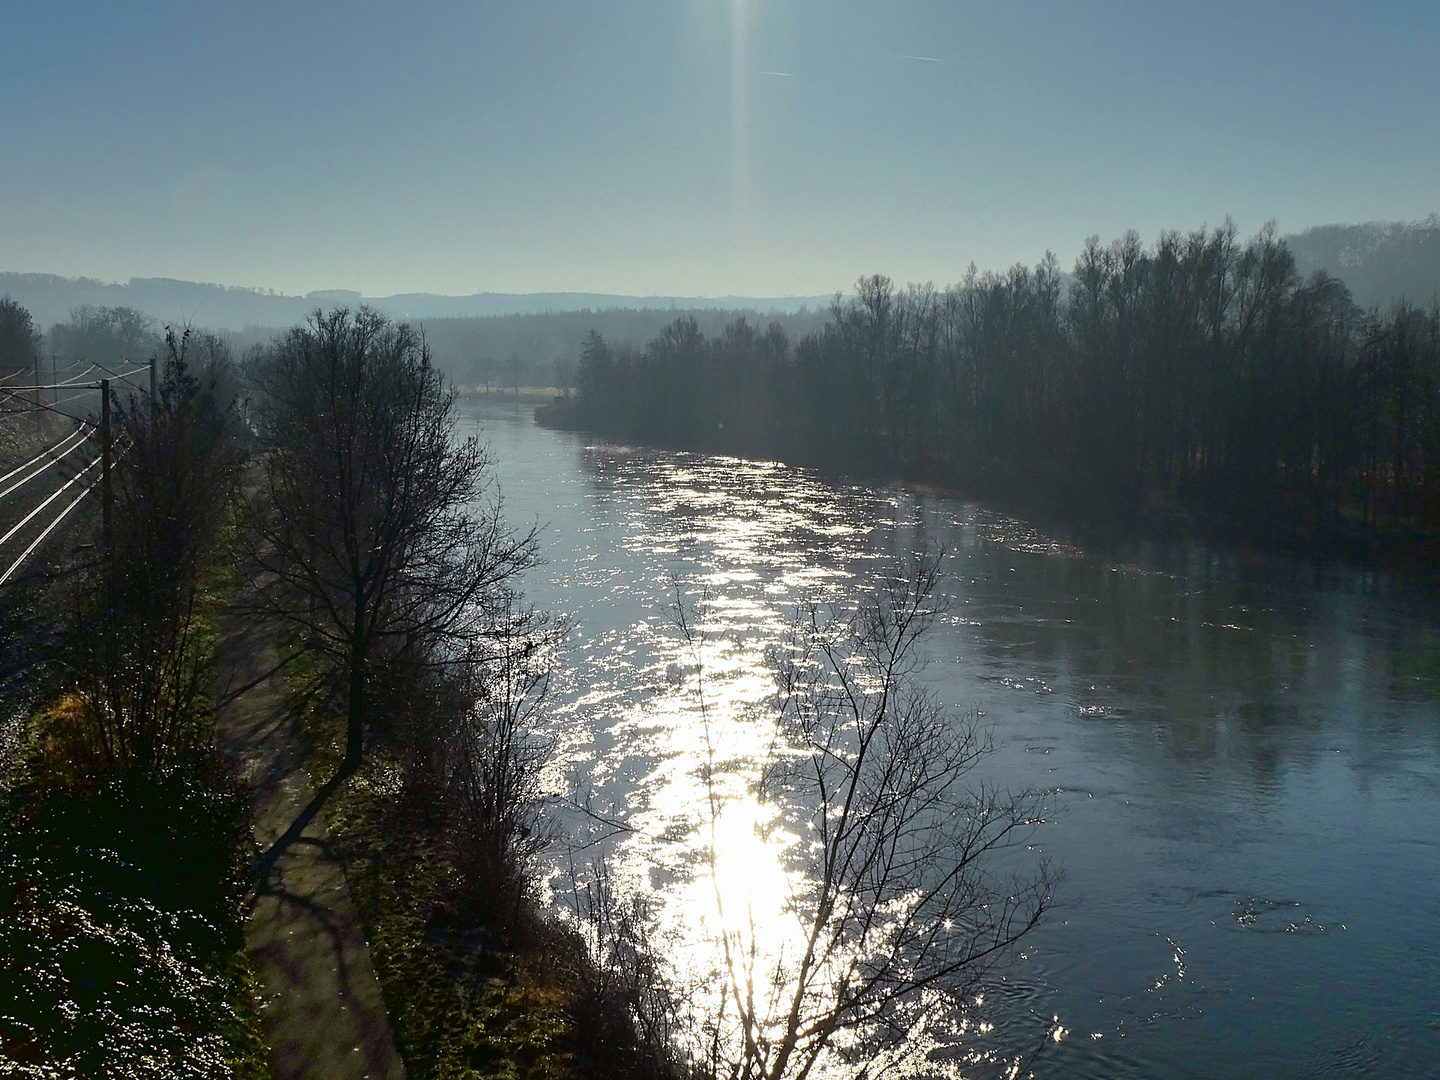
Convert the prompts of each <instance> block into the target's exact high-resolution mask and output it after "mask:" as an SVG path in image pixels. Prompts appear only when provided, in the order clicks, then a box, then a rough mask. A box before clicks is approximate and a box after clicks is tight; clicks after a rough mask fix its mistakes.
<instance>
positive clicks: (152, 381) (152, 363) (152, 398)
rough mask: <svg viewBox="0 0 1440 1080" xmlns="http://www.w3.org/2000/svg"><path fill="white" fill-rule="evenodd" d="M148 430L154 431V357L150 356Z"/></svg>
mask: <svg viewBox="0 0 1440 1080" xmlns="http://www.w3.org/2000/svg"><path fill="white" fill-rule="evenodd" d="M150 430H151V432H152V433H153V432H154V430H155V355H154V354H153V353H152V354H151V355H150Z"/></svg>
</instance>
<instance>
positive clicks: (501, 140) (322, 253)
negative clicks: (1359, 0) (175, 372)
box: [0, 0, 1440, 297]
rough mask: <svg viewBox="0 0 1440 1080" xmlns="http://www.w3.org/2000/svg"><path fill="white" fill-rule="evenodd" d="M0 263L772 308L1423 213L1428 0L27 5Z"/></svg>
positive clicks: (1429, 150)
mask: <svg viewBox="0 0 1440 1080" xmlns="http://www.w3.org/2000/svg"><path fill="white" fill-rule="evenodd" d="M8 23H9V25H8V27H7V30H8V32H7V34H6V35H5V37H4V40H3V41H0V95H3V97H4V100H5V101H6V102H7V104H8V105H9V108H7V109H6V110H5V112H4V114H3V116H0V138H3V139H4V141H5V144H6V145H7V147H8V148H9V149H10V152H9V153H7V155H6V157H5V160H4V161H3V162H0V236H3V237H5V240H4V244H3V249H0V262H3V264H4V265H5V268H7V269H11V268H13V269H14V270H17V271H26V272H38V273H55V274H59V275H62V276H67V277H75V276H83V277H94V278H98V279H101V280H120V281H124V280H127V279H129V278H130V277H166V278H174V279H180V280H194V281H212V282H222V283H227V284H238V285H246V286H251V287H261V288H271V289H275V290H277V291H279V292H283V293H286V294H290V295H304V294H306V293H309V292H312V291H315V290H331V289H351V290H355V291H357V292H360V293H362V294H364V295H368V296H384V295H393V294H396V293H414V292H429V293H439V294H444V295H459V296H463V295H470V294H474V293H478V292H503V293H536V292H596V293H608V294H619V295H627V296H628V295H636V296H652V295H653V296H672V295H674V296H711V297H721V296H729V295H733V296H757V297H765V296H797V295H826V294H831V293H833V292H835V291H836V290H844V289H848V288H849V286H850V285H851V284H852V283H853V281H854V280H855V278H856V276H857V275H859V274H861V273H868V272H873V271H875V270H880V271H883V272H885V273H887V274H890V275H891V276H893V277H894V278H895V279H896V280H899V281H924V280H933V281H935V282H937V283H943V282H947V281H953V280H955V279H956V278H958V277H959V276H960V275H961V274H963V272H964V268H965V267H966V265H968V264H969V263H970V262H971V261H974V262H975V263H976V264H977V265H979V266H980V267H982V268H992V269H1002V268H1004V267H1007V266H1009V265H1011V264H1013V263H1015V262H1017V261H1018V262H1027V263H1033V262H1034V261H1036V260H1037V259H1039V258H1040V257H1041V256H1042V255H1043V253H1044V252H1045V251H1046V250H1047V249H1048V250H1053V251H1055V253H1056V255H1057V256H1058V257H1059V260H1060V263H1061V265H1062V266H1063V267H1066V268H1068V267H1069V265H1070V263H1071V262H1072V260H1073V259H1074V257H1075V255H1076V253H1077V252H1078V251H1079V249H1080V247H1081V245H1082V244H1083V242H1084V239H1085V237H1086V236H1089V235H1091V234H1098V235H1100V236H1102V237H1105V238H1107V239H1108V238H1110V237H1113V236H1117V235H1119V234H1121V233H1123V232H1124V231H1125V230H1127V229H1132V228H1133V229H1136V230H1138V231H1139V233H1140V234H1141V235H1142V237H1144V238H1146V239H1147V240H1150V239H1153V238H1154V236H1155V235H1157V234H1158V233H1159V232H1160V231H1161V230H1163V229H1172V228H1173V229H1192V228H1196V227H1198V226H1200V225H1202V224H1205V223H1208V224H1210V225H1215V224H1218V223H1220V222H1221V221H1222V220H1223V219H1224V218H1225V217H1226V216H1230V217H1232V218H1233V219H1234V221H1235V223H1236V224H1237V226H1238V227H1239V229H1240V231H1241V233H1242V234H1246V235H1248V234H1251V233H1253V232H1254V231H1255V230H1257V229H1258V228H1259V227H1260V226H1261V225H1262V224H1263V223H1264V222H1266V221H1268V220H1272V219H1273V220H1275V221H1276V222H1277V223H1278V225H1279V228H1280V231H1281V232H1282V233H1289V232H1298V231H1300V230H1302V229H1304V228H1306V227H1308V226H1311V225H1317V224H1323V223H1328V222H1358V221H1369V220H1385V221H1394V220H1416V219H1421V218H1424V217H1425V216H1426V215H1428V214H1430V213H1432V212H1434V211H1435V210H1436V209H1437V206H1436V203H1435V195H1434V187H1433V180H1432V178H1433V176H1434V175H1436V173H1437V166H1440V147H1437V146H1436V145H1435V141H1434V140H1430V139H1424V138H1421V137H1418V136H1417V132H1421V131H1423V130H1425V129H1426V126H1427V125H1428V124H1429V123H1430V122H1431V121H1432V119H1433V116H1434V115H1435V113H1436V106H1437V105H1440V87H1437V84H1436V81H1435V80H1434V79H1433V78H1429V77H1428V76H1427V75H1426V74H1425V73H1426V72H1427V71H1428V70H1429V66H1428V64H1429V61H1428V52H1429V49H1430V47H1431V43H1432V42H1433V41H1434V40H1435V32H1436V30H1437V29H1440V12H1437V11H1436V10H1435V9H1433V8H1428V7H1410V8H1402V7H1400V6H1390V7H1386V8H1382V9H1375V8H1367V9H1365V10H1364V11H1363V12H1362V11H1355V12H1346V11H1330V12H1328V13H1327V14H1326V16H1325V17H1324V18H1317V17H1314V11H1313V9H1312V8H1310V7H1309V6H1306V5H1299V4H1289V3H1268V4H1262V5H1253V4H1249V5H1244V6H1240V5H1237V4H1225V5H1207V6H1206V7H1205V8H1204V9H1201V10H1195V9H1191V8H1189V7H1181V6H1179V5H1152V4H1144V5H1142V4H1129V3H1127V4H1106V5H1095V6H1090V7H1087V8H1085V9H1083V10H1076V9H1069V8H1051V9H1026V10H1018V9H1015V8H1013V7H1011V6H1008V5H1006V6H999V5H980V4H953V3H945V4H941V3H938V2H923V3H912V4H904V5H892V6H886V7H885V8H883V9H877V8H873V7H869V6H862V5H835V4H824V5H822V4H818V3H814V2H798V0H797V2H792V3H786V4H780V3H778V2H760V0H693V2H688V3H682V4H661V3H651V2H643V0H626V2H624V3H620V4H616V5H608V6H606V7H605V8H604V9H603V10H601V9H596V8H593V7H590V6H587V5H581V4H573V3H551V4H535V5H526V6H525V7H523V8H520V9H515V10H508V9H505V10H501V9H497V8H495V7H492V6H489V5H460V4H452V3H437V4H429V5H425V6H423V7H421V8H418V9H412V8H407V9H405V10H404V11H399V10H393V9H390V8H387V7H385V6H383V5H354V4H350V5H345V6H344V7H341V6H340V5H338V4H334V3H319V4H314V5H307V6H305V7H304V8H303V9H300V8H295V7H294V6H293V5H281V4H272V3H255V4H247V5H242V6H234V7H231V8H229V9H226V10H221V11H216V10H213V9H207V10H199V9H194V8H191V7H190V6H188V5H181V4H174V3H159V2H142V3H137V4H131V5H126V6H124V7H123V8H119V7H116V8H112V7H109V6H103V5H94V4H83V3H82V4H68V5H67V4H51V5H44V6H29V7H26V8H24V9H20V10H17V11H15V12H13V13H11V15H10V18H9V20H8Z"/></svg>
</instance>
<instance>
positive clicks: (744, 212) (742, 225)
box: [730, 0, 750, 243]
mask: <svg viewBox="0 0 1440 1080" xmlns="http://www.w3.org/2000/svg"><path fill="white" fill-rule="evenodd" d="M748 3H749V0H730V168H731V181H730V183H731V200H732V210H731V212H732V213H733V214H734V236H735V240H736V242H737V243H743V242H744V240H745V238H746V235H747V233H748V231H749V211H750V205H749V204H750V67H749V53H750V50H749V40H748V38H749V12H748V11H747V10H746V8H747V6H748Z"/></svg>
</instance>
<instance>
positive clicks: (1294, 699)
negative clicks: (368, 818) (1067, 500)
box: [462, 400, 1440, 1078]
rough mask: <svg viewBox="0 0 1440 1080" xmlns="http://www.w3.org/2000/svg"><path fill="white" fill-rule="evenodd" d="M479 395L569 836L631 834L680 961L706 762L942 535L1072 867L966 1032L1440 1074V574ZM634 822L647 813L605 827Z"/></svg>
mask: <svg viewBox="0 0 1440 1080" xmlns="http://www.w3.org/2000/svg"><path fill="white" fill-rule="evenodd" d="M462 415H463V416H464V418H465V421H466V424H467V425H468V424H471V423H478V424H480V426H481V431H482V437H483V438H484V439H485V440H486V441H487V442H488V443H489V445H490V447H491V450H492V453H493V455H494V458H495V461H496V465H497V471H498V475H499V476H500V478H501V482H502V485H503V492H504V498H505V505H506V514H507V517H508V518H509V520H510V521H511V522H512V524H516V525H519V524H527V523H530V522H534V521H538V522H539V523H540V524H541V526H542V527H543V531H542V533H541V550H542V553H543V557H544V559H545V565H544V566H543V567H542V568H540V569H539V570H537V571H535V572H533V573H532V574H531V575H530V576H529V578H528V580H527V582H526V586H525V588H526V592H527V594H528V596H529V597H530V599H531V600H533V601H534V602H536V603H537V604H538V605H540V606H543V607H546V608H548V609H550V610H552V611H554V612H557V613H563V614H565V615H566V616H568V617H569V619H570V620H571V632H570V635H569V644H568V647H567V651H566V655H565V660H564V663H563V665H562V672H561V674H560V677H559V678H558V680H557V685H556V688H555V692H554V696H553V698H552V700H551V706H550V708H549V710H548V713H547V719H546V722H545V731H544V734H545V736H546V738H547V739H548V740H549V742H550V744H551V747H552V750H553V754H554V765H553V768H552V773H551V776H550V782H551V784H552V786H553V787H554V788H555V790H557V791H560V792H564V793H566V794H568V795H569V796H571V798H572V799H576V798H578V799H580V800H581V801H583V802H585V805H587V806H588V809H589V812H590V816H586V815H584V814H581V813H579V812H577V811H575V810H565V809H563V808H562V809H561V810H559V811H558V814H559V817H558V820H559V821H560V830H561V832H562V834H563V835H562V837H561V840H562V842H561V843H559V844H557V845H556V846H555V847H554V848H553V849H552V851H553V853H554V858H555V859H556V863H557V867H559V866H561V865H562V864H565V865H568V864H572V863H573V864H576V865H583V864H585V863H586V862H587V860H589V859H590V858H591V857H593V855H594V854H595V853H596V852H597V851H600V850H602V849H603V850H607V851H608V853H609V856H610V858H611V862H612V868H613V869H612V872H613V874H614V878H615V881H616V883H617V888H618V889H620V890H621V891H623V892H629V893H634V894H639V895H644V896H646V897H648V899H649V902H650V911H651V913H652V915H653V916H654V919H655V935H656V939H655V940H656V941H657V943H658V944H659V947H660V949H661V952H662V954H663V955H664V956H666V957H667V958H668V959H670V960H671V961H672V962H673V963H674V964H675V965H676V966H677V969H680V970H682V971H683V970H686V969H688V970H690V971H691V972H692V973H701V974H700V975H699V976H698V977H700V978H702V979H703V972H704V971H705V970H706V963H707V961H706V958H705V955H704V953H705V950H706V949H707V948H709V949H712V950H713V945H707V938H706V928H707V927H708V926H710V925H711V924H712V923H713V920H714V912H713V895H714V894H713V891H712V890H710V889H709V888H708V887H701V884H700V883H699V879H700V878H701V877H703V876H704V869H703V860H702V859H701V858H700V852H702V851H703V843H702V839H701V838H702V836H705V835H708V834H707V833H706V831H705V822H706V821H707V820H708V817H707V814H708V812H707V809H706V806H707V804H706V801H705V798H704V795H703V789H702V788H701V787H700V785H699V781H698V780H697V776H698V775H699V770H700V769H701V768H702V766H704V764H705V763H706V761H707V760H710V761H714V760H724V761H728V762H733V763H735V764H734V767H733V770H732V772H733V779H734V780H735V782H736V784H738V785H739V787H737V788H736V790H737V791H739V790H740V789H741V788H743V781H744V779H745V778H746V775H747V773H746V769H747V762H748V763H751V764H753V763H754V762H758V760H759V759H760V758H761V757H762V756H763V754H764V753H765V752H766V748H767V746H768V744H769V743H768V740H769V733H770V731H771V730H772V729H771V728H770V727H769V726H768V725H767V724H766V723H765V719H764V717H765V712H764V700H765V697H766V695H767V693H768V692H769V691H770V689H771V685H772V684H771V682H770V676H769V674H768V669H767V668H766V665H765V658H764V651H765V646H766V645H767V644H770V643H773V642H776V641H779V640H781V638H782V637H783V635H784V634H785V632H786V626H787V622H788V620H789V618H790V617H791V615H792V613H793V611H794V609H795V606H796V604H798V603H800V602H802V601H804V600H805V599H807V598H809V597H820V598H834V597H836V596H838V595H840V594H841V593H843V592H844V591H845V590H846V589H849V588H853V587H856V586H861V587H863V586H864V584H865V583H866V582H867V581H869V580H871V578H872V576H873V575H874V574H875V573H876V572H877V571H878V570H879V569H880V568H882V567H884V566H885V565H887V563H888V561H890V560H893V559H894V558H895V557H896V555H897V554H901V553H903V552H904V551H906V550H910V549H913V548H914V547H916V546H918V545H919V544H922V543H924V544H927V545H929V546H930V547H931V548H937V547H939V548H943V549H945V550H946V551H948V552H949V553H950V554H949V557H948V560H947V566H946V577H945V580H944V585H943V589H944V591H945V593H946V594H947V597H948V600H949V607H948V613H947V615H946V616H945V617H944V618H943V619H942V621H941V622H940V623H939V624H938V625H937V626H936V627H935V628H934V629H933V631H932V633H931V634H930V636H929V639H928V642H927V648H928V650H929V654H930V656H931V657H932V661H931V663H930V664H929V665H928V667H927V668H926V669H925V671H924V672H923V678H924V679H925V680H926V682H927V683H928V684H929V685H930V686H931V687H933V688H934V690H935V691H936V692H937V693H938V694H939V695H940V697H941V698H942V699H943V700H944V701H945V702H946V703H947V704H948V705H950V706H951V707H953V708H954V709H955V710H956V711H957V712H959V711H964V710H967V709H971V708H977V709H979V710H980V712H981V713H982V715H983V722H984V723H985V724H987V725H990V726H991V728H992V730H993V733H994V736H995V738H996V741H997V746H998V749H997V750H996V752H995V753H994V754H993V755H992V756H991V757H990V758H989V759H988V760H987V761H986V762H985V763H984V764H983V765H982V766H981V769H982V772H983V774H984V776H983V779H985V780H987V781H989V782H992V783H996V784H1002V785H1007V786H1010V787H1012V788H1016V789H1019V788H1032V789H1036V790H1040V791H1044V792H1048V793H1049V795H1048V799H1047V803H1048V808H1049V812H1048V814H1047V821H1046V824H1044V825H1043V826H1041V827H1040V828H1039V830H1038V831H1037V832H1036V834H1035V836H1034V838H1033V843H1032V845H1031V849H1030V850H1029V851H1026V852H1023V853H1022V855H1023V857H1024V858H1029V859H1039V858H1041V857H1044V858H1048V859H1049V860H1051V862H1052V864H1053V865H1054V866H1057V867H1059V868H1060V869H1062V870H1063V873H1064V879H1063V881H1062V883H1061V885H1060V888H1059V890H1058V901H1059V903H1058V904H1057V906H1056V907H1055V908H1054V909H1053V911H1052V913H1051V914H1050V916H1049V917H1048V919H1047V921H1046V922H1045V923H1043V924H1042V926H1041V927H1040V928H1039V929H1038V930H1036V931H1035V932H1034V933H1033V934H1032V935H1031V936H1030V937H1028V938H1027V939H1026V940H1025V942H1024V944H1023V946H1022V948H1021V949H1020V950H1019V952H1018V954H1017V955H1015V956H1014V957H1013V959H1012V961H1011V962H1010V963H1009V964H1008V965H1006V966H1004V967H1002V968H1001V969H1000V970H999V971H998V972H997V973H996V975H995V976H994V977H993V980H992V982H993V986H992V989H991V992H990V995H989V997H988V999H987V1002H986V1005H985V1006H984V1010H983V1011H984V1013H985V1015H986V1017H987V1019H988V1020H989V1021H991V1022H993V1024H994V1028H993V1030H990V1031H988V1032H983V1033H981V1032H979V1031H977V1032H976V1034H975V1035H974V1041H975V1043H976V1044H977V1045H979V1047H980V1050H981V1051H983V1052H985V1053H986V1054H988V1057H989V1060H991V1061H992V1062H1002V1063H1003V1062H1004V1061H1008V1060H1013V1059H1014V1057H1015V1056H1017V1055H1021V1054H1028V1053H1029V1052H1030V1051H1033V1050H1035V1048H1036V1047H1043V1048H1042V1049H1040V1050H1039V1052H1038V1054H1037V1056H1035V1057H1034V1059H1033V1062H1032V1063H1031V1064H1030V1065H1029V1068H1030V1069H1033V1071H1034V1073H1035V1075H1037V1076H1041V1077H1046V1076H1051V1077H1261V1076H1264V1077H1270V1078H1275V1077H1292V1076H1293V1077H1325V1076H1336V1077H1338V1076H1361V1075H1375V1076H1387V1077H1397V1078H1398V1077H1435V1076H1440V851H1437V847H1440V604H1437V602H1436V600H1435V598H1434V597H1433V596H1431V595H1429V594H1426V593H1424V592H1423V591H1421V590H1419V589H1417V588H1412V587H1409V586H1406V585H1404V584H1397V583H1395V582H1392V581H1391V580H1390V579H1389V578H1388V577H1387V576H1385V575H1383V574H1377V573H1372V572H1364V571H1358V570H1352V569H1347V568H1336V567H1319V568H1317V567H1315V566H1312V565H1307V564H1298V563H1293V562H1289V561H1286V560H1279V559H1260V558H1256V557H1250V556H1246V555H1244V554H1242V553H1237V552H1234V551H1224V550H1213V549H1207V548H1205V547H1201V546H1196V545H1180V544H1176V545H1170V546H1156V545H1140V544H1135V545H1131V546H1118V547H1117V546H1113V545H1112V546H1103V545H1102V546H1098V547H1096V546H1089V545H1087V544H1085V543H1084V542H1078V543H1077V542H1075V541H1072V540H1070V539H1067V538H1064V537H1061V536H1057V535H1053V534H1049V533H1047V532H1046V531H1044V530H1042V529H1038V528H1036V527H1034V526H1032V525H1030V524H1027V523H1026V522H1024V521H1022V520H1017V519H1016V518H1013V517H1007V516H1005V515H1003V514H1000V513H997V512H995V511H993V510H989V509H986V508H984V507H981V506H978V505H976V504H973V503H969V502H966V501H964V500H961V499H954V498H941V497H934V496H929V495H923V494H915V493H911V492H908V491H905V490H903V489H899V488H893V489H892V488H875V487H865V486H847V485H844V484H837V483H833V482H831V481H828V480H827V479H825V478H823V477H821V476H819V475H817V474H815V473H812V472H809V471H806V470H802V469H794V468H790V467H788V466H783V465H777V464H773V463H755V462H746V461H741V460H737V459H733V458H722V457H710V456H705V455H697V454H683V453H672V452H664V451H657V450H645V449H633V448H623V447H613V446H607V445H604V444H602V443H598V442H597V441H595V440H593V439H590V438H587V437H585V436H581V435H578V434H574V433H564V432H555V431H550V430H547V429H544V428H540V427H538V426H537V425H535V423H534V422H533V419H532V417H531V411H530V409H529V408H528V407H519V408H517V407H515V406H507V405H497V404H490V403H485V402H481V401H476V400H470V401H466V402H463V403H462ZM677 585H678V588H679V590H680V592H681V594H682V595H684V596H688V597H690V599H691V602H692V603H694V602H697V601H698V600H700V599H702V598H703V604H704V615H703V621H702V627H703V630H704V640H703V641H701V642H698V643H692V642H687V641H686V640H685V639H684V637H683V636H682V635H681V634H680V633H679V631H678V629H677V627H676V625H675V620H674V617H673V614H672V612H671V607H672V605H673V601H674V596H675V590H676V588H677ZM697 687H703V695H704V701H705V703H706V705H705V711H704V712H703V713H702V712H701V709H700V704H699V700H700V695H699V694H697ZM577 792H578V793H580V794H579V795H577ZM737 798H738V797H737ZM737 805H738V802H737ZM597 819H598V820H597ZM611 819H614V820H618V821H621V822H623V823H624V825H625V827H626V830H627V831H624V832H619V833H614V835H610V838H609V840H608V841H605V840H604V838H605V836H606V835H607V834H611V833H612V832H613V830H611V829H610V828H609V827H608V826H606V825H604V824H602V823H601V822H602V821H604V820H611ZM737 820H739V818H737ZM717 835H718V836H719V837H720V838H721V839H720V844H721V845H722V846H724V845H726V844H728V845H730V848H731V849H732V850H729V851H728V854H725V855H724V857H722V859H721V863H722V867H723V868H725V869H724V871H723V877H724V879H725V881H726V883H727V887H737V886H738V887H743V888H745V889H746V890H748V892H747V896H750V897H752V898H753V897H754V896H757V895H758V896H764V895H766V894H767V892H775V891H778V890H779V889H780V888H781V887H782V886H781V884H777V880H776V879H775V875H776V874H777V873H778V871H777V870H776V868H775V864H774V860H773V859H768V860H767V855H766V853H765V852H764V851H756V850H752V849H751V846H753V845H754V844H756V843H757V841H755V839H754V834H753V831H752V830H750V829H748V828H745V827H738V828H736V827H730V828H728V829H727V828H726V827H724V826H723V825H722V827H721V829H720V831H719V833H718V834H717ZM591 841H594V843H593V844H591V843H590V842H591ZM602 841H604V842H603V843H602ZM564 880H565V878H564V875H563V874H562V875H559V876H557V878H556V881H557V882H563V881H564ZM558 888H559V889H561V890H562V891H563V889H564V888H565V886H564V885H563V884H561V885H559V886H558ZM762 921H763V919H762ZM711 962H712V963H713V958H712V961H711ZM1057 1030H1058V1034H1059V1039H1058V1041H1057V1040H1056V1039H1055V1037H1054V1035H1055V1033H1057ZM994 1071H995V1069H994V1067H993V1066H991V1067H989V1068H988V1069H987V1068H985V1067H980V1068H978V1071H977V1072H976V1075H986V1074H987V1072H988V1073H989V1074H993V1073H994ZM967 1075H968V1074H967Z"/></svg>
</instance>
